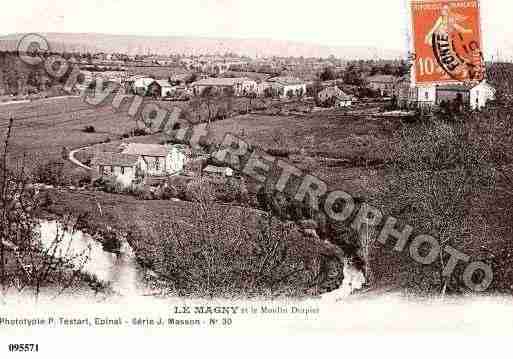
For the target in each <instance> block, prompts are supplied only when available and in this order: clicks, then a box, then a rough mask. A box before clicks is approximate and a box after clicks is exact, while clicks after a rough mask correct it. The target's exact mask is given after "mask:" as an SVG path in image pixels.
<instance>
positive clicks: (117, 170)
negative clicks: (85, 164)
mask: <svg viewBox="0 0 513 359" xmlns="http://www.w3.org/2000/svg"><path fill="white" fill-rule="evenodd" d="M119 150H120V151H119V152H98V153H96V155H95V156H94V157H93V159H92V160H91V169H92V172H93V173H92V178H93V179H94V178H98V177H104V176H115V177H117V178H119V179H120V180H121V181H122V182H123V183H127V184H129V183H132V182H133V181H135V180H136V178H137V177H139V176H141V177H145V176H170V175H173V174H178V173H180V172H181V171H183V168H184V165H185V163H186V150H185V148H184V147H183V146H180V145H158V144H143V143H128V144H122V145H121V146H120V148H119Z"/></svg>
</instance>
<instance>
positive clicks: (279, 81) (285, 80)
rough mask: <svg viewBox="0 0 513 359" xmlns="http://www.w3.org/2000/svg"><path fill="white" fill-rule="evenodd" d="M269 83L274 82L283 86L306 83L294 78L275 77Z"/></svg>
mask: <svg viewBox="0 0 513 359" xmlns="http://www.w3.org/2000/svg"><path fill="white" fill-rule="evenodd" d="M267 81H269V82H274V83H277V84H280V85H283V86H287V85H304V84H305V81H303V80H301V79H298V78H294V77H273V78H272V79H269V80H267Z"/></svg>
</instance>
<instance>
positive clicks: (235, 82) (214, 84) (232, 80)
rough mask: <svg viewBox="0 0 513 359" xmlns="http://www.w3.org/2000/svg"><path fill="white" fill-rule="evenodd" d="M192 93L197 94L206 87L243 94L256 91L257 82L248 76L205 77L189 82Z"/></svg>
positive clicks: (238, 94) (237, 94) (236, 94)
mask: <svg viewBox="0 0 513 359" xmlns="http://www.w3.org/2000/svg"><path fill="white" fill-rule="evenodd" d="M191 87H192V89H193V93H194V95H196V96H199V95H201V94H202V93H203V91H204V90H205V89H206V88H213V89H214V90H216V91H225V90H229V91H233V94H234V95H235V96H245V95H248V94H250V93H252V92H255V93H256V92H257V82H256V81H255V80H252V79H250V78H248V77H226V78H224V77H223V78H221V77H218V78H207V79H203V80H199V81H196V82H194V83H193V84H191Z"/></svg>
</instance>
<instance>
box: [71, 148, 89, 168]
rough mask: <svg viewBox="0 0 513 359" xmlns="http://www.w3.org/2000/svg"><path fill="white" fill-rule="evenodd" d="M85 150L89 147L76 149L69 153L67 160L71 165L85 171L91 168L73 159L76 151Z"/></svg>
mask: <svg viewBox="0 0 513 359" xmlns="http://www.w3.org/2000/svg"><path fill="white" fill-rule="evenodd" d="M86 148H89V146H86V147H81V148H77V149H75V150H72V151H69V154H68V159H69V160H70V161H71V163H73V164H74V165H76V166H78V167H81V168H84V169H86V170H91V167H88V166H86V165H84V164H83V163H82V162H80V161H79V160H77V159H76V158H75V153H77V152H78V151H81V150H84V149H86Z"/></svg>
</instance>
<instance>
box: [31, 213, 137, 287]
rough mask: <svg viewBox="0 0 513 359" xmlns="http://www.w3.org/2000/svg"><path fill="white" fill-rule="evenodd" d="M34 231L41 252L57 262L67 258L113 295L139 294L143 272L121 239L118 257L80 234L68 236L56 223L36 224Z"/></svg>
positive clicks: (128, 247)
mask: <svg viewBox="0 0 513 359" xmlns="http://www.w3.org/2000/svg"><path fill="white" fill-rule="evenodd" d="M36 231H37V232H38V233H39V234H40V238H41V243H42V246H43V248H44V249H46V250H49V251H50V253H54V254H55V257H57V258H68V259H70V258H71V262H72V263H73V265H74V266H75V267H76V268H82V271H83V272H85V273H88V274H90V275H94V276H95V277H96V278H97V279H99V280H100V281H102V282H104V283H108V284H110V287H111V288H112V290H113V291H115V292H116V293H118V294H120V295H123V296H133V295H140V294H142V293H143V290H144V286H143V284H142V281H141V277H142V275H143V269H142V268H141V267H140V266H139V265H138V264H137V261H136V257H135V254H134V252H133V250H132V248H131V247H130V245H129V244H128V242H127V241H126V240H125V239H123V240H122V243H121V249H120V252H119V254H115V253H111V252H107V251H105V250H104V249H103V246H102V244H101V243H100V242H98V241H97V240H95V239H94V238H93V237H92V236H90V235H89V234H87V233H84V232H81V231H74V232H73V233H71V232H70V231H69V230H67V229H66V228H64V226H63V225H62V224H61V223H59V222H57V221H40V224H39V226H38V227H37V229H36ZM57 238H58V240H57ZM84 256H88V257H89V258H88V260H86V261H84ZM84 262H85V263H84Z"/></svg>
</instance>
